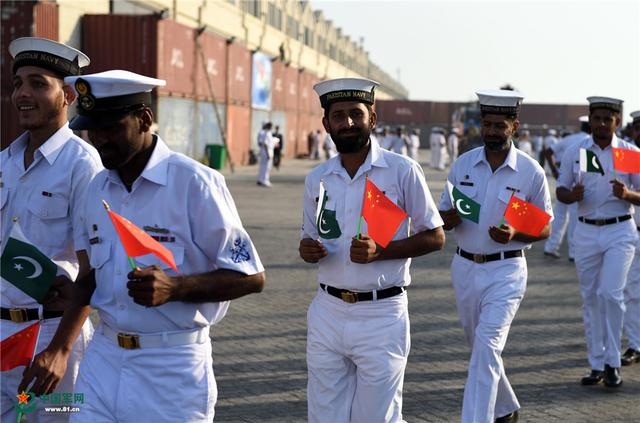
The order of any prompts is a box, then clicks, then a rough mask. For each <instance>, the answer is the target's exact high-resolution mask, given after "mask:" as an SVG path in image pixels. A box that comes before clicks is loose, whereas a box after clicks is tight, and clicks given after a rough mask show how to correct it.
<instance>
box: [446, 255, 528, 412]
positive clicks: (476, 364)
mask: <svg viewBox="0 0 640 423" xmlns="http://www.w3.org/2000/svg"><path fill="white" fill-rule="evenodd" d="M451 279H452V282H453V289H454V291H455V293H456V304H457V307H458V315H459V316H460V322H461V323H462V327H463V329H464V333H465V336H466V339H467V344H468V345H469V346H470V347H471V360H470V361H469V373H468V376H467V383H466V384H465V387H464V399H463V404H462V422H463V423H493V421H494V420H495V419H496V418H498V417H502V416H505V415H507V414H509V413H511V412H513V411H516V410H518V409H519V408H520V404H519V403H518V399H517V398H516V395H515V393H514V392H513V389H512V388H511V385H510V384H509V380H508V379H507V376H506V374H505V370H504V365H503V363H502V351H503V349H504V346H505V344H506V342H507V336H508V335H509V328H510V327H511V322H512V321H513V318H514V317H515V315H516V312H517V311H518V307H519V306H520V302H521V301H522V298H523V297H524V292H525V290H526V285H527V262H526V260H525V259H524V258H523V257H516V258H511V259H506V260H498V261H493V262H489V263H483V264H478V263H474V262H472V261H470V260H467V259H465V258H462V257H460V256H459V255H457V254H456V255H454V257H453V262H452V263H451Z"/></svg>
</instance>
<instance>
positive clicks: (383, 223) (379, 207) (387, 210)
mask: <svg viewBox="0 0 640 423" xmlns="http://www.w3.org/2000/svg"><path fill="white" fill-rule="evenodd" d="M362 217H363V218H364V220H366V221H367V227H368V228H369V229H368V232H369V236H370V237H371V239H373V240H374V241H375V242H376V243H378V244H380V245H381V246H382V247H383V248H386V246H387V245H389V242H390V241H391V238H393V235H394V234H395V233H396V231H397V230H398V226H400V223H402V221H403V220H404V219H405V218H406V217H407V214H406V213H405V212H404V210H402V209H401V208H400V207H398V206H396V205H395V204H394V202H393V201H391V200H389V198H387V196H386V195H384V193H383V192H382V191H380V190H379V189H378V187H377V186H376V185H375V184H374V183H373V182H371V181H370V180H369V179H367V183H366V185H365V189H364V200H363V204H362Z"/></svg>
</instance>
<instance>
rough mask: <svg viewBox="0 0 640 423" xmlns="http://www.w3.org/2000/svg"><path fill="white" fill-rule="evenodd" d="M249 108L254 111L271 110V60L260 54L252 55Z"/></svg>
mask: <svg viewBox="0 0 640 423" xmlns="http://www.w3.org/2000/svg"><path fill="white" fill-rule="evenodd" d="M251 106H252V107H253V108H254V109H264V110H270V109H271V58H270V57H269V56H267V55H265V54H262V53H255V54H254V55H253V80H252V84H251Z"/></svg>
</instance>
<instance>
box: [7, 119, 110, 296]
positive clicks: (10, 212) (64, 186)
mask: <svg viewBox="0 0 640 423" xmlns="http://www.w3.org/2000/svg"><path fill="white" fill-rule="evenodd" d="M28 143H29V133H28V132H25V133H23V134H22V135H20V137H18V138H17V139H16V140H15V141H13V142H12V143H11V145H10V146H9V147H8V148H6V149H5V150H4V151H2V153H1V156H0V160H1V162H2V171H1V176H0V180H1V181H2V182H1V183H0V192H1V193H2V251H4V246H5V244H6V242H7V239H8V238H9V234H10V233H11V227H12V225H13V219H14V218H17V219H18V222H19V224H20V228H21V229H22V232H23V233H24V234H25V236H26V237H27V239H28V240H29V242H31V243H32V244H33V245H35V246H36V247H37V248H38V249H39V250H40V251H41V252H42V253H44V254H45V255H46V256H47V257H49V258H50V259H52V260H55V261H56V262H57V263H58V264H59V265H60V266H61V268H63V269H64V270H65V271H64V272H62V271H59V272H58V273H59V274H65V273H66V274H67V276H69V277H70V278H71V279H75V278H76V276H77V272H78V259H77V256H76V251H80V250H86V249H87V248H88V244H85V243H84V238H83V237H82V227H83V226H84V201H85V195H86V192H87V187H88V185H89V182H90V181H91V179H92V178H93V177H94V176H95V175H96V174H97V173H98V172H99V171H100V169H102V164H101V163H100V157H99V156H98V152H97V151H96V150H95V149H94V148H93V147H92V146H91V145H89V144H88V143H86V142H85V141H83V140H82V139H81V138H79V137H77V136H75V135H74V134H73V132H72V131H71V129H69V125H68V124H65V125H64V126H62V127H61V128H60V129H58V131H56V132H55V133H54V134H53V135H52V136H51V137H50V138H49V139H48V140H47V141H45V142H44V144H42V145H41V146H40V148H38V149H37V150H36V151H35V152H34V161H33V163H32V164H31V165H30V166H29V169H26V170H25V168H24V152H25V150H26V148H27V145H28ZM0 296H1V298H2V299H1V302H2V307H5V308H6V307H24V308H37V307H38V303H37V302H36V301H35V300H34V299H33V298H31V297H30V296H28V295H27V294H25V293H24V292H22V291H20V290H19V289H17V288H16V287H15V286H14V285H12V284H11V283H9V282H7V281H5V280H2V290H1V295H0Z"/></svg>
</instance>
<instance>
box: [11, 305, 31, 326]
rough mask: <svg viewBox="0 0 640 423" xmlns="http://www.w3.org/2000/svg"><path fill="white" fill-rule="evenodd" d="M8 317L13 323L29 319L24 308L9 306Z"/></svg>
mask: <svg viewBox="0 0 640 423" xmlns="http://www.w3.org/2000/svg"><path fill="white" fill-rule="evenodd" d="M9 317H11V321H12V322H14V323H23V322H26V321H28V320H29V316H28V315H27V309H26V308H10V309H9Z"/></svg>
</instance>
